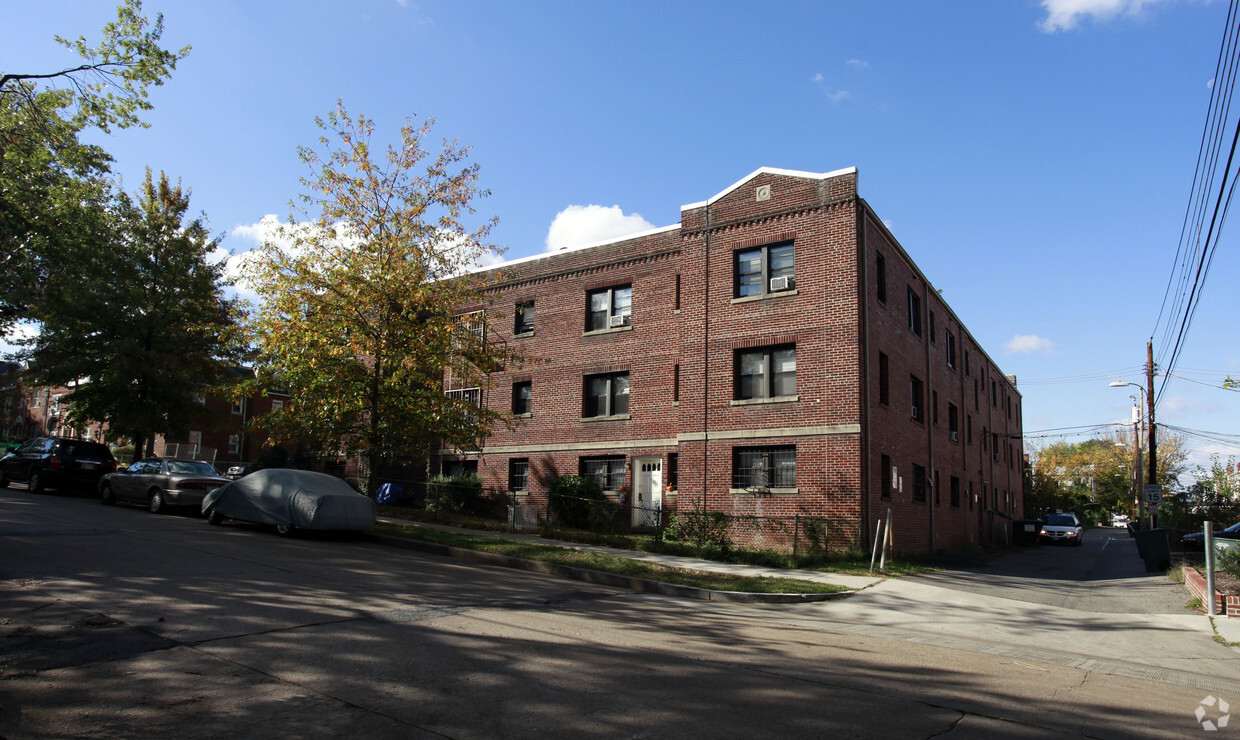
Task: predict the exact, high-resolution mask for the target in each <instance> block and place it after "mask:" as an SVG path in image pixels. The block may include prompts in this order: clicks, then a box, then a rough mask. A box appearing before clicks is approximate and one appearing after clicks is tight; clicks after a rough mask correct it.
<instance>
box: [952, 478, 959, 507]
mask: <svg viewBox="0 0 1240 740" xmlns="http://www.w3.org/2000/svg"><path fill="white" fill-rule="evenodd" d="M951 486H952V491H951V493H952V498H951V504H952V508H955V509H959V508H960V479H959V478H957V477H956V476H954V475H953V476H952V482H951Z"/></svg>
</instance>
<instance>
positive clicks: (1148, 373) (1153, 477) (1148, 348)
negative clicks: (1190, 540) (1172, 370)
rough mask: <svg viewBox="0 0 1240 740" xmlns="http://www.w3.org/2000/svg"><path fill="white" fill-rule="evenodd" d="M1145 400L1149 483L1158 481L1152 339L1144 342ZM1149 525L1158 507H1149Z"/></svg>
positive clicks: (1153, 522) (1156, 517)
mask: <svg viewBox="0 0 1240 740" xmlns="http://www.w3.org/2000/svg"><path fill="white" fill-rule="evenodd" d="M1145 386H1146V393H1145V402H1146V404H1147V406H1148V408H1147V411H1148V413H1149V415H1150V456H1149V457H1150V460H1149V472H1148V473H1147V474H1146V482H1147V483H1150V484H1151V485H1153V484H1155V483H1157V482H1158V448H1157V447H1156V446H1155V442H1154V340H1153V339H1151V340H1150V341H1148V342H1146V343H1145ZM1150 526H1151V527H1157V526H1158V508H1157V507H1155V506H1151V507H1150Z"/></svg>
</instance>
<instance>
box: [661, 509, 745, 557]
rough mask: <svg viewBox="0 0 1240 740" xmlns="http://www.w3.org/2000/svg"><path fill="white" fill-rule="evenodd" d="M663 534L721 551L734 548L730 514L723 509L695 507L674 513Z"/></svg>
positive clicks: (671, 538)
mask: <svg viewBox="0 0 1240 740" xmlns="http://www.w3.org/2000/svg"><path fill="white" fill-rule="evenodd" d="M663 536H664V537H665V538H667V539H669V540H674V541H675V540H678V541H681V542H692V543H693V544H695V545H697V546H698V547H706V548H709V549H712V550H718V551H720V552H727V551H729V550H731V549H732V541H731V540H729V539H728V515H727V514H725V513H723V512H722V511H704V510H702V509H695V510H693V511H686V512H683V513H679V514H672V515H671V517H669V518H668V523H667V528H666V529H664V530H663Z"/></svg>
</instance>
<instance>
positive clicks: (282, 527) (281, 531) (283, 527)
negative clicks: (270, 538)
mask: <svg viewBox="0 0 1240 740" xmlns="http://www.w3.org/2000/svg"><path fill="white" fill-rule="evenodd" d="M296 529H297V528H296V527H294V526H293V525H292V524H277V525H276V534H278V535H280V536H281V537H292V536H293V531H294V530H296Z"/></svg>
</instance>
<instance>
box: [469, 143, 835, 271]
mask: <svg viewBox="0 0 1240 740" xmlns="http://www.w3.org/2000/svg"><path fill="white" fill-rule="evenodd" d="M856 171H857V168H856V167H845V168H844V169H842V170H833V171H831V172H804V171H802V170H783V169H779V168H778V167H759V168H758V169H756V170H754V171H753V172H751V173H749V174H748V175H745V176H744V177H742V178H741V179H739V180H737V181H736V182H735V183H733V184H732V185H730V186H728V187H727V188H724V189H723V190H721V191H719V193H718V194H716V195H714V196H712V197H711V198H710V199H708V200H704V201H701V202H699V203H690V204H688V205H684V206H681V207H680V210H681V212H682V213H683V212H684V211H687V210H690V209H692V208H701V207H702V206H708V205H710V204H711V203H714V202H715V201H717V200H719V199H720V198H722V197H724V196H725V195H727V194H728V193H731V192H732V191H733V190H736V189H737V188H739V187H740V186H741V185H744V184H745V183H747V182H749V181H750V180H752V179H753V178H755V177H757V176H758V175H762V174H767V175H782V176H784V177H800V178H803V179H806V180H829V179H831V178H832V177H839V176H840V175H850V174H853V173H855V172H856ZM680 226H681V225H680V224H672V225H671V226H660V227H658V228H654V229H647V230H646V231H638V232H635V233H632V234H625V235H624V236H622V237H619V238H616V239H607V240H605V241H601V242H593V243H590V244H582V245H579V246H575V247H562V248H560V249H557V250H555V251H554V252H545V251H544V252H539V253H538V254H531V255H529V256H526V257H518V258H516V259H514V260H506V261H504V262H500V263H498V264H494V265H489V266H487V267H476V268H473V269H471V270H466V274H474V273H478V272H488V271H490V270H499V269H502V268H505V267H512V266H513V265H520V264H524V263H526V262H535V261H537V260H542V259H547V258H548V257H555V256H556V255H560V254H568V253H569V252H578V251H581V250H584V249H594V248H595V247H603V246H606V245H608V244H618V243H620V242H624V241H629V240H630V239H640V238H642V237H644V236H651V235H653V234H662V233H664V232H667V231H675V230H676V229H679V228H680Z"/></svg>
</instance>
